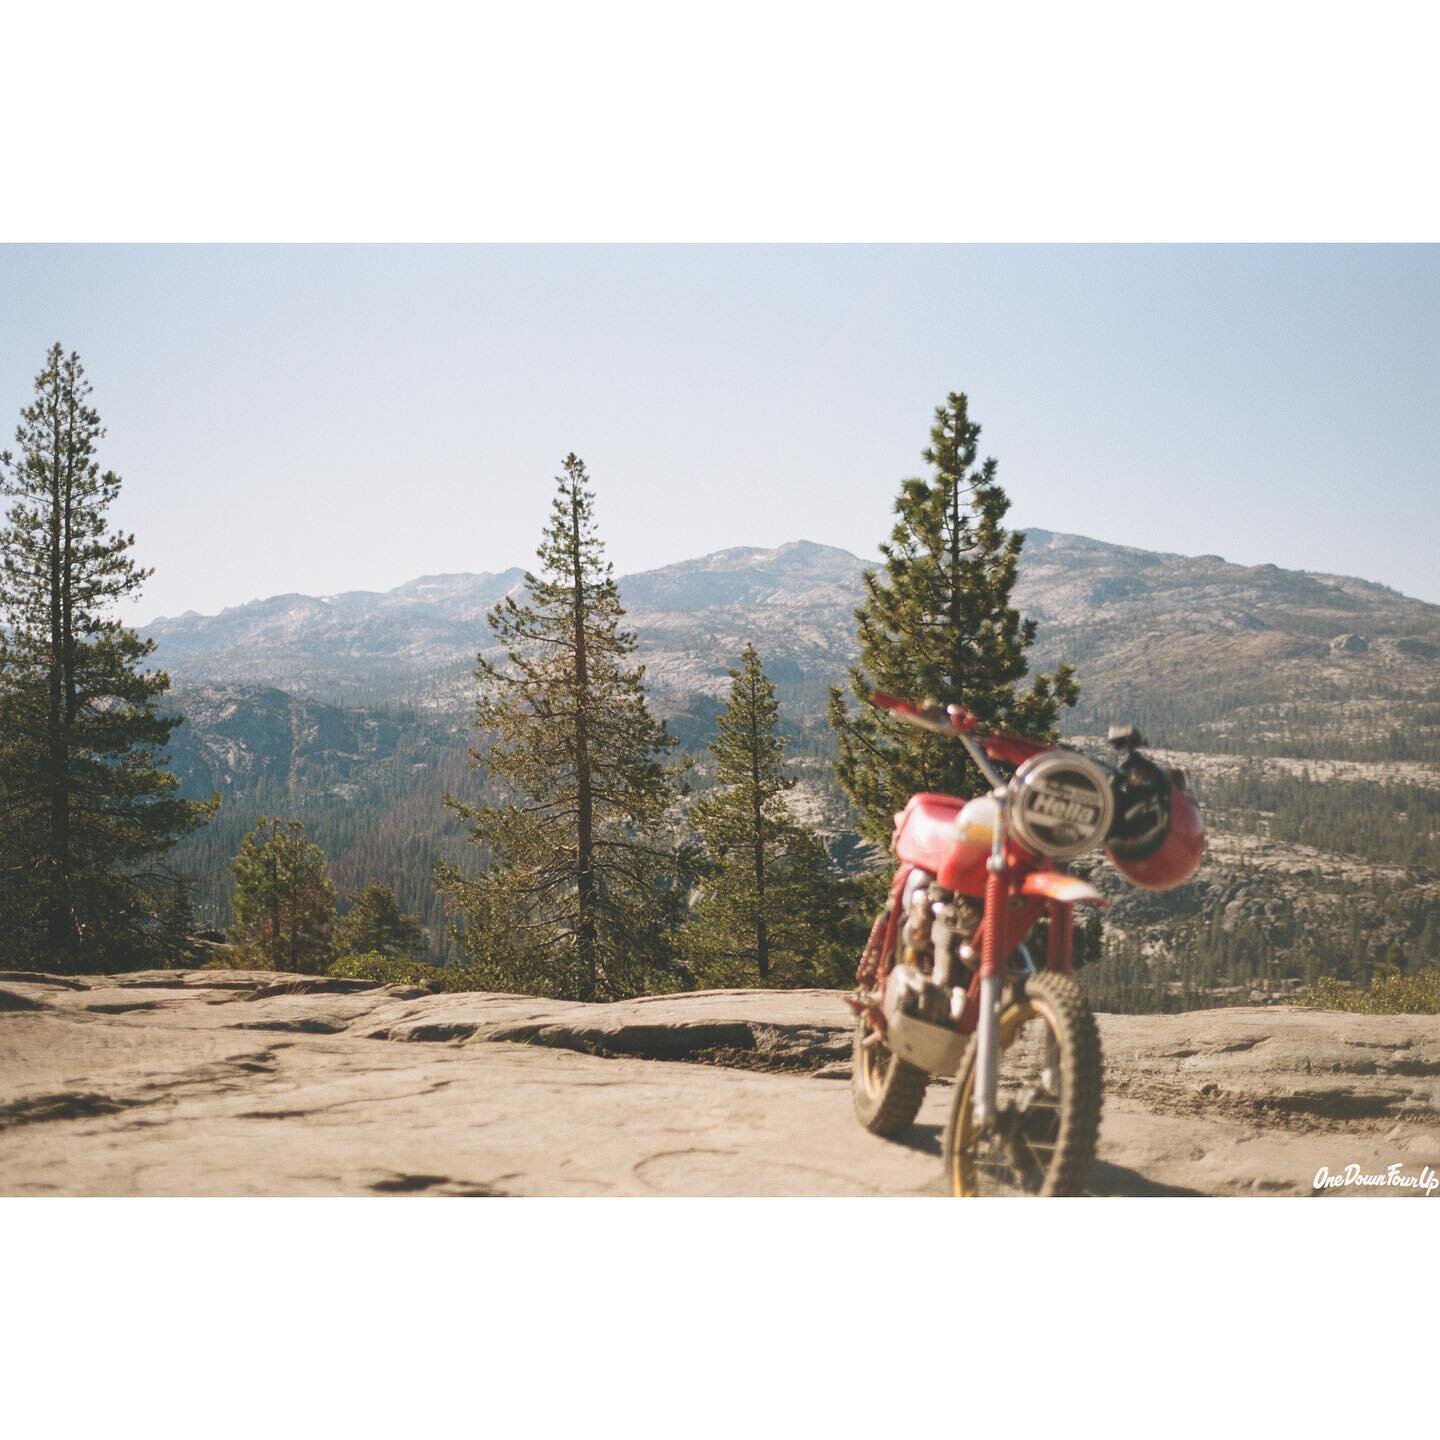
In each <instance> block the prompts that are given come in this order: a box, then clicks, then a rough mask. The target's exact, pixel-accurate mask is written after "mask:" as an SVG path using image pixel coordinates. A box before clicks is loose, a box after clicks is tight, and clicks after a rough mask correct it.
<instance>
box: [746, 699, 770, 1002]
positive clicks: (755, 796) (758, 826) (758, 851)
mask: <svg viewBox="0 0 1440 1440" xmlns="http://www.w3.org/2000/svg"><path fill="white" fill-rule="evenodd" d="M755 688H756V687H755V682H754V680H753V679H752V680H751V682H750V803H751V806H752V817H753V820H754V826H755V832H754V843H755V958H756V961H757V962H758V964H759V968H760V978H761V979H762V980H768V979H769V978H770V937H769V935H768V934H767V933H766V929H765V809H764V806H763V805H762V803H761V796H760V730H759V724H760V722H759V718H758V717H757V715H756V713H755V710H756V706H757V705H758V704H759V697H758V696H757V695H756V693H755Z"/></svg>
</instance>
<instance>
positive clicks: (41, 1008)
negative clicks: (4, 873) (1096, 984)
mask: <svg viewBox="0 0 1440 1440" xmlns="http://www.w3.org/2000/svg"><path fill="white" fill-rule="evenodd" d="M1099 1023H1100V1032H1101V1037H1102V1043H1103V1045H1104V1051H1105V1074H1106V1099H1105V1113H1104V1119H1103V1122H1102V1125H1101V1132H1100V1153H1099V1159H1098V1162H1097V1164H1096V1167H1095V1173H1094V1176H1093V1180H1092V1186H1091V1189H1092V1193H1094V1194H1096V1195H1155V1196H1159V1195H1236V1194H1243V1195H1256V1194H1261V1195H1317V1194H1319V1195H1324V1196H1327V1197H1334V1196H1339V1195H1356V1194H1362V1195H1376V1194H1391V1195H1413V1194H1415V1193H1416V1189H1415V1188H1414V1186H1413V1185H1412V1186H1411V1187H1408V1188H1407V1187H1403V1186H1389V1187H1377V1186H1369V1187H1365V1186H1359V1185H1351V1186H1341V1187H1338V1188H1333V1189H1331V1188H1325V1189H1321V1190H1317V1189H1316V1188H1315V1177H1316V1174H1317V1172H1319V1171H1320V1170H1321V1169H1322V1168H1324V1169H1326V1170H1327V1171H1328V1172H1329V1173H1330V1174H1331V1175H1332V1176H1333V1175H1342V1174H1343V1173H1344V1171H1345V1168H1346V1166H1348V1165H1356V1166H1358V1167H1359V1168H1360V1172H1361V1173H1362V1174H1364V1175H1376V1174H1383V1173H1384V1171H1385V1169H1386V1167H1387V1166H1390V1165H1398V1166H1400V1167H1401V1173H1402V1174H1403V1175H1407V1176H1418V1175H1420V1173H1421V1171H1422V1170H1423V1169H1424V1167H1426V1166H1429V1167H1431V1168H1432V1169H1433V1170H1440V1017H1433V1016H1364V1015H1348V1014H1334V1013H1330V1012H1322V1011H1313V1010H1301V1009H1286V1008H1278V1007H1266V1008H1263V1009H1262V1008H1256V1009H1228V1010H1209V1011H1196V1012H1192V1013H1188V1014H1184V1015H1169V1016H1130V1015H1102V1016H1100V1017H1099ZM850 1024H851V1022H850V1017H849V1013H848V1011H847V1010H846V1009H845V1007H844V1005H843V1004H842V1002H841V999H840V996H839V995H838V994H837V993H835V992H833V991H821V990H801V991H764V990H735V991H708V992H704V993H701V994H690V995H683V996H655V997H647V998H645V999H640V1000H634V1001H627V1002H623V1003H619V1004H613V1005H582V1004H574V1003H567V1002H561V1001H550V1000H539V999H534V998H532V997H528V996H517V995H494V994H481V993H466V994H444V995H434V994H429V993H427V992H426V991H424V990H421V989H418V988H415V987H408V986H383V985H372V984H369V983H368V982H364V981H355V980H333V979H327V978H323V977H319V978H317V977H312V976H298V975H297V976H290V975H276V974H273V973H264V974H261V973H254V974H249V973H244V972H233V971H152V972H145V973H140V974H131V975H119V976H87V977H79V978H68V977H66V978H61V977H56V976H48V975H40V974H36V973H33V972H24V973H22V972H14V971H11V972H0V1193H3V1194H7V1195H356V1194H360V1195H365V1194H370V1195H417V1194H428V1195H440V1194H445V1195H475V1196H499V1195H938V1194H940V1193H941V1190H942V1186H941V1175H940V1138H941V1135H942V1133H943V1130H944V1126H945V1122H946V1118H947V1115H948V1110H949V1105H950V1099H951V1090H950V1087H949V1086H948V1085H946V1084H941V1083H936V1084H934V1085H932V1086H931V1089H930V1093H929V1094H928V1095H927V1097H926V1100H925V1104H924V1107H923V1108H922V1110H921V1112H920V1115H919V1118H918V1120H917V1122H916V1124H915V1125H914V1126H912V1128H911V1130H910V1131H909V1133H908V1134H907V1135H905V1136H904V1137H902V1138H901V1140H899V1141H886V1140H879V1139H876V1138H874V1137H872V1136H870V1135H868V1134H866V1133H865V1132H864V1131H862V1130H861V1129H860V1127H859V1125H858V1124H857V1123H856V1121H855V1119H854V1117H853V1114H852V1112H851V1106H850V1095H849V1084H848V1081H849V1060H850Z"/></svg>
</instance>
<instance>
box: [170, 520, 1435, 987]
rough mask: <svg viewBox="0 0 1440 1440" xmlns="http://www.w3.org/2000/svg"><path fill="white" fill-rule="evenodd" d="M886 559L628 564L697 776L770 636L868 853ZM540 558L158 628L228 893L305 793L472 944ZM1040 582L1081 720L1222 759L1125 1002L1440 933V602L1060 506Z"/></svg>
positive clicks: (1129, 939) (1109, 969) (199, 858)
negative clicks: (508, 680) (1131, 536)
mask: <svg viewBox="0 0 1440 1440" xmlns="http://www.w3.org/2000/svg"><path fill="white" fill-rule="evenodd" d="M862 568H863V565H862V562H861V561H860V560H859V559H858V558H857V557H856V556H853V555H850V554H848V553H847V552H845V551H842V550H836V549H834V548H831V547H825V546H820V545H815V544H811V543H808V542H797V543H795V544H793V545H787V546H782V547H780V548H779V549H777V550H754V549H741V550H731V551H724V552H720V553H718V554H715V555H710V556H706V557H703V558H702V559H699V560H695V561H688V562H684V563H682V564H678V565H672V566H668V567H665V568H664V569H662V570H658V571H651V572H648V573H646V574H641V575H634V576H628V577H623V578H622V579H621V581H620V588H621V594H622V596H623V598H624V599H625V601H626V603H627V607H628V610H629V615H630V619H631V621H632V622H633V623H634V624H635V626H636V629H637V631H638V635H639V641H640V649H639V655H640V658H642V659H643V660H644V661H645V662H646V664H647V677H646V684H647V688H648V689H649V691H650V693H651V695H652V698H653V703H654V706H655V709H656V712H657V714H660V715H662V716H664V717H665V718H666V719H667V721H668V723H669V724H670V727H671V729H672V730H673V731H674V732H675V733H676V734H677V735H679V736H680V738H681V739H682V741H683V743H684V745H685V748H686V749H687V750H689V751H690V752H692V753H693V754H694V755H695V756H696V757H697V759H698V761H699V765H698V768H697V772H696V775H695V777H694V781H695V785H696V787H697V789H701V790H703V788H704V786H705V784H706V782H707V779H708V770H707V761H706V759H705V755H704V745H705V742H706V741H707V740H708V739H709V738H710V737H711V736H712V734H713V727H714V720H715V716H716V715H717V714H718V712H719V710H720V706H721V701H722V697H723V695H724V693H725V691H726V689H727V687H728V684H729V680H728V672H729V669H730V667H732V666H733V665H735V664H736V663H737V661H738V659H739V655H740V651H741V650H742V649H743V647H744V645H745V643H746V642H747V641H748V640H753V641H754V643H755V645H756V647H757V649H758V650H759V652H760V654H761V655H762V657H763V659H764V662H765V666H766V670H767V673H768V674H769V675H770V676H771V678H772V679H773V680H774V682H775V685H776V691H777V694H778V696H779V700H780V705H781V721H782V726H783V728H784V729H785V730H786V732H787V733H788V734H789V735H790V737H791V741H790V752H789V753H790V755H791V757H792V762H793V765H794V768H795V770H796V772H797V774H798V775H799V778H800V784H799V786H798V787H797V790H796V791H795V792H794V795H793V797H792V804H793V805H794V806H795V807H796V808H797V810H798V811H799V812H800V813H802V814H803V815H804V816H805V817H806V819H807V820H809V821H810V822H811V823H813V824H815V825H816V827H817V828H818V829H819V830H820V832H821V833H822V834H823V835H824V837H825V839H826V843H827V846H828V847H829V849H830V852H831V855H832V858H834V859H836V860H837V861H838V862H839V863H841V864H842V865H845V866H849V867H853V866H854V865H855V864H856V863H858V859H859V857H860V856H861V855H862V854H863V853H864V852H863V851H862V848H861V846H860V842H859V838H858V835H857V834H856V827H855V824H854V817H853V816H852V815H851V814H850V813H849V811H848V809H847V806H846V804H845V802H844V801H843V799H842V797H841V796H840V794H839V792H838V790H837V789H836V787H835V785H834V781H833V776H832V772H831V768H830V766H831V760H832V759H833V741H832V737H831V734H830V731H829V729H828V727H826V726H825V725H824V724H823V721H822V720H821V707H822V705H823V697H824V691H825V687H826V685H828V684H830V683H833V682H834V681H835V680H837V679H838V678H840V677H841V675H842V674H843V671H844V668H845V666H846V665H847V664H849V663H850V662H851V660H852V659H853V655H854V620H853V615H852V612H853V609H854V606H855V604H856V603H857V602H858V599H859V594H860V587H859V574H860V571H861V570H862ZM518 576H519V572H517V571H507V572H503V573H501V574H499V575H484V576H444V577H429V578H426V579H423V580H419V581H415V582H412V583H411V584H410V585H406V586H401V587H400V588H399V589H398V590H396V591H392V592H389V593H388V594H386V595H374V594H367V593H363V592H360V593H352V594H349V595H345V596H337V597H332V598H331V599H330V600H312V599H308V598H307V597H298V596H288V597H280V598H277V599H276V600H272V601H262V602H256V603H255V604H254V605H250V606H242V607H238V608H237V609H235V610H230V611H226V612H224V613H223V614H222V615H220V616H215V617H193V616H191V617H181V618H180V619H176V620H167V621H163V622H156V624H154V625H152V626H151V627H149V633H150V634H151V635H153V636H154V637H155V638H156V639H157V640H158V642H159V649H158V657H157V658H158V660H159V661H160V663H162V664H164V665H165V666H167V667H168V668H169V669H170V670H171V672H172V674H173V676H174V677H175V679H176V680H177V681H178V682H180V684H179V688H178V689H177V691H176V693H175V695H174V697H173V703H174V704H175V706H176V707H177V708H178V709H179V710H180V711H181V713H183V714H185V716H186V717H187V720H188V723H187V724H186V725H184V726H182V727H181V728H180V729H179V730H178V731H177V732H176V735H175V738H174V740H173V741H172V744H171V751H172V755H173V757H174V759H173V763H174V766H175V769H176V771H177V773H178V774H179V775H180V776H181V777H182V779H183V780H184V784H185V791H186V793H187V794H189V795H192V796H194V797H196V798H200V797H201V796H203V795H206V794H209V793H210V791H211V790H212V789H217V790H219V791H220V792H221V794H222V797H223V803H222V807H221V812H220V815H219V816H218V817H217V819H216V820H215V821H214V822H213V823H212V824H211V825H209V826H208V827H206V828H205V829H203V830H201V831H199V832H197V833H196V834H194V835H193V836H191V837H189V838H188V839H187V840H185V841H184V842H183V843H182V845H181V847H180V849H179V850H178V851H177V860H178V861H179V863H181V864H182V865H183V866H185V867H187V868H189V869H191V870H193V871H194V873H195V874H196V877H197V880H198V882H199V898H200V901H201V910H202V914H203V916H204V917H205V918H208V919H209V920H210V921H211V922H212V923H218V922H220V921H221V920H222V919H223V918H224V915H225V907H226V896H227V894H228V870H227V867H228V864H229V861H230V860H231V859H232V858H233V856H234V854H235V851H236V848H237V845H238V841H239V837H240V836H241V835H242V834H243V833H244V831H245V830H246V829H247V828H248V827H249V826H250V825H252V824H253V823H254V821H255V819H256V817H257V816H259V815H261V814H268V813H285V814H294V815H300V816H303V817H304V818H305V820H306V823H307V826H308V827H309V828H310V830H311V833H312V835H313V837H314V838H315V839H317V840H318V841H319V842H320V843H321V844H322V846H323V847H324V848H325V849H326V851H327V852H328V853H329V854H330V855H331V856H332V857H333V869H334V873H335V878H336V881H337V884H338V885H339V886H340V888H341V890H342V892H344V891H348V890H351V889H354V888H357V887H358V886H360V885H361V884H363V883H364V881H365V880H366V879H368V878H371V877H375V878H379V879H382V880H384V881H386V882H388V883H390V884H393V885H394V887H395V889H396V892H397V895H398V896H399V897H400V899H401V900H402V902H403V904H404V905H405V906H406V908H407V909H410V910H413V911H416V912H418V913H420V914H421V915H423V916H424V918H425V919H426V922H427V925H428V928H429V933H430V935H431V938H432V945H433V954H434V956H435V958H437V959H443V958H446V957H447V956H448V955H449V954H450V952H451V949H452V947H451V945H450V942H449V940H448V938H447V935H446V926H445V923H444V919H443V916H442V914H441V910H440V906H439V902H438V900H437V899H436V897H435V894H434V891H433V888H432V886H431V884H430V869H431V865H432V863H433V861H434V860H435V859H437V858H441V859H446V860H450V861H452V862H454V863H458V864H462V865H463V864H465V863H467V857H466V856H465V848H466V847H465V845H464V843H463V836H462V834H461V832H460V829H459V827H458V826H457V825H456V824H455V823H454V821H453V820H452V819H451V818H450V816H449V814H448V812H447V811H446V810H445V807H444V805H443V796H444V795H445V794H447V793H450V794H454V795H457V796H461V797H465V798H468V799H469V800H471V801H472V802H473V801H478V800H480V799H481V798H483V786H484V778H483V776H482V775H479V774H477V773H476V772H474V771H472V770H470V769H468V767H467V761H466V756H467V750H468V747H469V745H470V744H471V743H472V742H473V740H474V738H475V737H474V736H473V733H472V731H471V729H470V717H471V708H472V704H473V696H474V689H475V686H474V681H473V679H472V678H471V676H470V671H471V669H472V668H473V664H474V655H475V653H476V651H477V650H478V649H480V648H482V647H485V646H486V645H487V644H488V642H489V631H488V630H487V628H486V626H485V623H484V611H485V609H486V606H487V604H489V603H491V602H492V601H493V599H494V598H496V597H497V596H499V595H501V594H505V593H511V592H512V591H513V590H514V589H515V586H516V585H517V583H518ZM1016 598H1017V601H1018V603H1019V605H1020V607H1021V609H1022V611H1023V612H1024V613H1026V614H1029V615H1033V616H1035V617H1036V618H1037V619H1039V620H1040V622H1041V623H1040V630H1039V638H1038V641H1037V644H1036V647H1035V657H1036V661H1037V664H1038V665H1039V666H1041V667H1042V668H1043V667H1048V666H1051V665H1053V664H1054V663H1055V662H1056V661H1057V660H1060V659H1069V660H1072V661H1074V662H1075V663H1076V665H1077V669H1078V673H1079V677H1080V680H1081V686H1082V688H1081V699H1080V704H1079V705H1078V706H1077V707H1076V709H1075V710H1074V711H1072V712H1069V713H1068V714H1067V715H1065V716H1064V717H1063V722H1064V724H1065V727H1066V730H1067V731H1068V733H1070V734H1071V735H1073V736H1075V737H1077V741H1078V743H1081V744H1084V745H1099V744H1100V741H1099V740H1098V739H1097V738H1092V739H1090V740H1085V739H1084V737H1086V736H1090V737H1097V736H1098V735H1103V733H1104V726H1105V724H1107V723H1109V722H1110V721H1111V720H1116V719H1121V720H1132V719H1133V720H1136V721H1137V722H1138V723H1139V724H1140V726H1141V728H1142V729H1143V730H1144V731H1145V733H1146V735H1147V737H1148V738H1149V739H1151V740H1152V741H1153V742H1154V743H1155V744H1156V745H1157V746H1160V747H1163V748H1164V749H1165V750H1166V751H1167V752H1174V754H1173V757H1172V758H1173V760H1174V763H1182V764H1184V765H1186V766H1187V767H1188V768H1189V769H1190V770H1191V771H1192V772H1193V773H1194V774H1195V776H1196V778H1197V783H1198V785H1199V789H1200V794H1201V798H1202V802H1203V803H1204V805H1205V809H1206V814H1207V818H1208V821H1209V824H1210V827H1211V849H1210V854H1209V856H1208V857H1207V859H1206V862H1205V864H1204V866H1203V867H1202V870H1201V872H1200V874H1199V876H1197V878H1196V880H1195V881H1194V882H1192V884H1190V885H1188V886H1186V887H1184V888H1182V889H1181V890H1180V891H1178V892H1175V893H1174V894H1172V895H1166V896H1149V895H1145V894H1143V893H1141V892H1137V891H1134V890H1133V889H1129V888H1128V887H1122V886H1120V885H1119V884H1118V883H1117V884H1114V885H1111V886H1109V888H1111V889H1112V890H1113V894H1114V899H1115V902H1116V904H1115V908H1114V909H1113V910H1112V911H1110V912H1107V915H1106V922H1105V935H1106V939H1105V944H1106V947H1107V950H1108V951H1109V952H1110V953H1111V956H1112V958H1111V960H1109V961H1107V965H1106V976H1107V979H1106V981H1105V983H1106V984H1107V985H1108V986H1109V987H1110V993H1109V999H1110V1001H1111V1003H1113V1004H1115V1005H1117V1006H1121V1007H1124V1008H1133V1007H1148V1006H1149V1005H1150V1004H1152V1003H1153V1002H1154V992H1155V988H1156V986H1157V985H1159V986H1160V988H1161V989H1162V990H1163V991H1164V992H1165V993H1166V994H1172V995H1173V998H1175V1000H1176V1003H1178V1002H1179V998H1180V997H1182V996H1183V995H1186V994H1193V993H1198V992H1199V991H1201V990H1213V989H1214V988H1216V987H1217V986H1221V987H1222V988H1223V986H1224V984H1225V983H1226V982H1227V977H1228V980H1229V982H1230V983H1231V986H1232V993H1236V994H1238V993H1240V991H1242V990H1243V991H1244V993H1246V994H1248V993H1250V982H1251V981H1252V980H1253V981H1254V983H1255V985H1256V986H1260V987H1264V986H1267V985H1271V984H1272V982H1273V987H1272V988H1279V987H1282V986H1283V984H1284V983H1287V982H1288V983H1292V984H1293V983H1298V981H1300V980H1302V979H1303V978H1304V977H1305V976H1306V975H1307V974H1309V973H1315V972H1316V971H1317V970H1319V971H1323V972H1325V973H1342V974H1351V973H1353V974H1355V975H1356V976H1357V977H1360V976H1363V975H1364V974H1365V973H1367V972H1368V970H1370V969H1373V968H1376V967H1384V966H1386V965H1393V964H1400V963H1406V962H1407V961H1409V960H1411V959H1419V958H1423V957H1428V956H1431V955H1435V954H1440V941H1437V934H1436V922H1435V921H1434V920H1433V918H1432V917H1433V916H1434V915H1435V914H1437V913H1440V799H1437V797H1440V607H1436V606H1433V605H1427V604H1425V603H1423V602H1421V601H1417V600H1412V599H1409V598H1408V597H1405V596H1402V595H1399V594H1397V593H1396V592H1394V591H1391V590H1388V589H1386V588H1384V587H1383V586H1378V585H1372V584H1369V583H1367V582H1364V581H1359V580H1353V579H1348V578H1345V577H1336V576H1316V575H1308V574H1300V573H1297V572H1293V571H1284V570H1279V569H1277V568H1276V567H1274V566H1268V565H1262V566H1256V567H1246V566H1239V565H1233V564H1229V563H1227V562H1225V561H1223V560H1220V559H1218V558H1217V557H1213V556H1210V557H1198V558H1191V557H1184V556H1176V555H1160V554H1154V553H1151V552H1146V551H1139V550H1133V549H1127V548H1125V547H1121V546H1114V545H1107V544H1104V543H1102V542H1100V541H1094V540H1087V539H1083V538H1081V537H1077V536H1065V535H1056V534H1052V533H1050V532H1046V531H1040V530H1032V531H1031V532H1029V535H1028V537H1027V543H1026V546H1025V550H1024V553H1023V556H1022V561H1021V569H1020V580H1019V584H1018V585H1017V587H1016ZM198 682H208V683H198ZM473 859H474V857H473V855H472V856H470V857H468V863H473ZM1104 869H1105V867H1104V866H1103V865H1102V866H1099V867H1097V872H1103V871H1104ZM1157 946H1158V947H1159V948H1158V949H1157ZM1167 956H1168V957H1169V958H1168V959H1167V958H1166V957H1167ZM1157 957H1158V960H1157ZM1157 975H1158V976H1159V978H1158V979H1157ZM1167 987H1168V988H1167Z"/></svg>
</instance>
